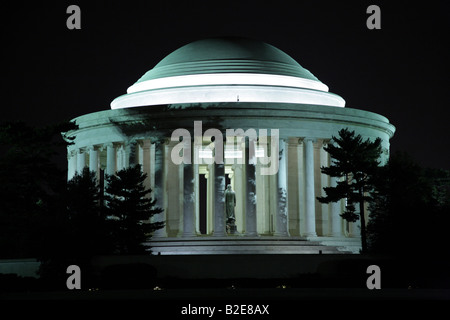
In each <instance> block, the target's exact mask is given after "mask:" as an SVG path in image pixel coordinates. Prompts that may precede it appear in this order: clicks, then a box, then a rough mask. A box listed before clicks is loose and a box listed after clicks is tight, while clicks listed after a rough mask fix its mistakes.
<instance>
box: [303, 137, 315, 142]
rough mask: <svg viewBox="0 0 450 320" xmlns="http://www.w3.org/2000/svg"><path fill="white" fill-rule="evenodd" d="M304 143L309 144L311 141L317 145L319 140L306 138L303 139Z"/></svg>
mask: <svg viewBox="0 0 450 320" xmlns="http://www.w3.org/2000/svg"><path fill="white" fill-rule="evenodd" d="M303 141H304V142H309V141H311V142H312V143H316V142H317V138H314V137H304V138H303Z"/></svg>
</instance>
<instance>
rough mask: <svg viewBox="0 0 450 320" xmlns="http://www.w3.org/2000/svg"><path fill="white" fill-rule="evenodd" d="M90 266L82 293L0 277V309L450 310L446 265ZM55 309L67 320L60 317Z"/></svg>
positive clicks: (352, 260)
mask: <svg viewBox="0 0 450 320" xmlns="http://www.w3.org/2000/svg"><path fill="white" fill-rule="evenodd" d="M369 265H378V266H379V267H380V270H381V276H380V283H381V289H369V288H368V287H367V279H368V277H369V276H370V274H368V273H367V267H368V266H369ZM93 266H94V267H93V268H92V269H91V270H90V272H86V269H85V268H84V267H81V270H82V273H81V275H82V276H81V289H80V290H77V289H73V290H69V289H67V287H66V280H67V277H68V276H69V275H68V274H66V273H65V272H62V273H60V275H59V277H56V276H55V277H50V279H46V280H45V279H42V278H41V279H36V278H26V277H25V278H23V277H18V276H16V275H11V274H10V275H6V274H3V275H1V274H0V310H9V309H12V310H13V311H14V312H16V313H17V314H20V313H22V312H24V313H30V312H31V313H32V314H35V315H36V314H40V313H43V314H53V315H69V314H70V315H75V314H76V313H79V315H80V316H82V315H83V316H84V315H85V313H86V311H85V310H88V312H87V313H88V314H89V313H92V312H97V313H98V312H100V314H107V313H108V314H113V315H118V314H119V313H122V314H123V315H126V316H127V318H129V317H128V316H130V315H133V316H132V317H131V318H133V319H134V318H137V317H138V316H134V315H137V314H138V313H139V312H144V314H148V317H150V316H151V315H152V314H153V313H154V312H156V313H161V312H163V313H164V316H163V317H162V318H161V319H175V318H180V319H186V318H191V319H199V318H200V319H201V318H229V317H232V318H238V319H240V318H242V317H247V318H248V317H251V318H255V317H265V318H266V319H269V318H271V319H281V318H283V319H290V318H302V317H304V315H305V314H304V312H306V311H307V313H308V314H310V313H311V312H313V313H316V315H317V317H318V318H323V316H325V315H329V316H339V317H338V318H342V317H344V318H345V317H349V318H355V317H358V314H359V313H358V312H359V311H358V310H360V309H361V308H363V310H364V315H371V316H374V315H376V316H377V317H380V318H381V317H385V316H389V315H390V314H391V313H392V312H397V313H398V314H400V315H402V318H403V317H404V316H406V315H415V314H416V313H417V312H425V313H426V314H428V315H430V316H433V315H437V314H439V312H442V311H445V310H446V309H447V308H448V307H449V306H450V265H449V263H448V261H447V260H446V259H443V258H442V257H439V258H436V259H431V258H428V259H413V260H407V261H405V260H398V259H391V258H390V259H386V258H379V257H377V258H374V257H361V256H355V255H349V256H345V255H339V256H331V255H330V256H325V255H311V256H306V255H301V256H300V255H298V256H293V255H289V256H283V255H273V256H270V255H266V256H263V255H261V256H243V255H239V256H216V257H214V256H209V257H206V256H188V257H183V256H178V257H163V256H153V257H148V256H147V257H138V256H133V257H131V256H130V257H110V256H109V257H99V258H98V259H96V260H95V261H94V263H93ZM64 271H65V270H64ZM88 273H90V275H88ZM51 275H52V274H51ZM56 307H58V308H63V309H64V310H66V311H65V313H63V314H60V313H57V312H56V313H55V312H54V310H55V308H56ZM212 310H214V312H212ZM440 310H442V311H440ZM62 318H64V317H62ZM372 318H373V317H372Z"/></svg>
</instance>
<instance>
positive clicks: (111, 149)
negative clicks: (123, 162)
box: [105, 143, 116, 176]
mask: <svg viewBox="0 0 450 320" xmlns="http://www.w3.org/2000/svg"><path fill="white" fill-rule="evenodd" d="M105 173H106V174H107V175H110V176H112V175H113V174H115V173H116V147H115V146H114V144H112V143H109V144H107V145H106V172H105Z"/></svg>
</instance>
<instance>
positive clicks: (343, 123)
mask: <svg viewBox="0 0 450 320" xmlns="http://www.w3.org/2000/svg"><path fill="white" fill-rule="evenodd" d="M343 81H345V79H343ZM72 121H74V122H75V123H76V124H77V125H78V127H79V128H78V129H77V130H75V131H73V132H71V133H70V134H71V135H72V134H73V135H74V136H75V140H74V144H73V145H69V146H68V179H71V178H72V177H73V176H74V175H75V173H76V172H80V171H81V170H82V169H83V168H84V167H89V169H90V170H91V171H94V172H96V174H97V179H98V181H100V182H101V181H103V179H104V175H105V174H109V175H113V174H114V173H115V172H117V171H119V170H121V169H123V168H125V167H127V166H131V165H134V164H140V165H141V166H142V170H143V171H144V172H145V173H146V174H147V180H146V182H145V183H146V186H147V187H148V188H151V190H152V194H151V196H152V197H153V198H155V199H156V201H157V206H158V207H160V208H162V209H163V210H164V211H163V212H162V213H160V214H158V215H155V216H154V219H155V221H164V222H165V227H164V228H163V229H159V230H157V231H155V233H154V234H153V236H152V238H151V240H150V242H149V244H150V245H151V247H152V249H151V250H152V252H153V254H155V253H160V254H163V255H164V254H227V253H358V252H359V249H360V243H361V242H360V238H359V237H360V235H359V232H360V231H359V227H358V223H359V221H358V222H356V223H348V222H346V221H345V220H343V219H342V218H341V217H340V213H341V212H342V211H343V210H344V206H345V202H344V200H342V201H341V202H336V203H330V204H321V203H319V202H318V201H317V199H316V197H317V196H323V195H325V193H324V191H323V187H326V186H333V185H335V184H336V178H330V177H329V176H327V175H324V174H322V173H321V171H320V167H321V166H329V164H330V161H331V159H330V157H329V154H328V153H327V152H326V151H325V150H324V146H326V145H327V143H330V140H331V138H332V136H337V135H338V131H339V130H340V129H343V128H348V129H349V130H351V131H355V132H356V133H357V134H360V135H361V136H362V137H363V138H364V139H367V138H370V139H376V138H381V140H382V147H383V154H382V157H383V159H381V161H382V162H384V161H386V160H387V158H388V156H389V139H390V138H392V136H393V134H394V132H395V127H394V126H393V125H392V124H390V123H389V121H388V119H387V118H385V117H384V116H381V115H379V114H376V113H372V112H368V111H364V110H359V109H350V108H345V100H344V99H343V98H342V97H340V96H338V95H336V94H333V93H330V92H329V88H328V86H327V85H326V84H324V83H322V82H321V81H320V80H319V79H317V78H316V77H315V76H314V75H313V74H312V73H311V72H310V71H308V70H307V69H305V68H303V67H302V66H301V65H300V64H299V63H297V62H296V61H295V60H294V59H292V58H291V57H290V56H289V55H287V54H286V53H284V52H283V51H281V50H280V49H277V48H275V47H273V46H272V45H269V44H266V43H264V42H261V41H257V40H251V39H243V38H212V39H205V40H199V41H195V42H192V43H189V44H187V45H185V46H183V47H181V48H179V49H177V50H175V51H174V52H172V53H170V54H169V55H168V56H166V57H165V58H164V59H162V60H161V61H160V62H159V63H158V64H157V65H156V66H154V67H153V69H150V70H149V71H147V72H145V73H144V74H143V75H142V77H141V78H140V79H139V80H137V82H135V83H134V84H132V85H131V86H130V87H129V88H128V89H127V92H126V94H124V95H122V96H119V97H117V98H116V99H114V100H113V101H112V102H111V110H105V111H100V112H95V113H90V114H86V115H82V116H79V117H77V118H75V119H73V120H72ZM228 185H231V189H232V190H233V191H234V193H235V203H234V204H233V206H234V217H235V221H234V226H233V228H234V229H230V228H229V226H228V223H227V215H226V211H227V212H228V209H227V210H225V209H226V208H225V207H226V206H228V205H229V204H227V203H226V201H225V191H226V189H227V186H228ZM366 221H367V220H366Z"/></svg>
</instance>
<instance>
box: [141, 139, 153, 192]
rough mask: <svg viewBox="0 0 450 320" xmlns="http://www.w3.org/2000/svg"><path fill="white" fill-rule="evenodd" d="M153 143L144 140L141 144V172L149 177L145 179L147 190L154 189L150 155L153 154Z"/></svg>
mask: <svg viewBox="0 0 450 320" xmlns="http://www.w3.org/2000/svg"><path fill="white" fill-rule="evenodd" d="M151 146H152V144H151V142H150V140H143V141H141V142H140V143H139V164H140V165H141V170H142V172H143V173H145V174H146V175H147V178H145V181H144V186H145V188H146V189H153V188H152V187H153V186H152V183H151V179H152V177H151V168H150V167H151V165H150V157H151V156H150V154H151Z"/></svg>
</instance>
